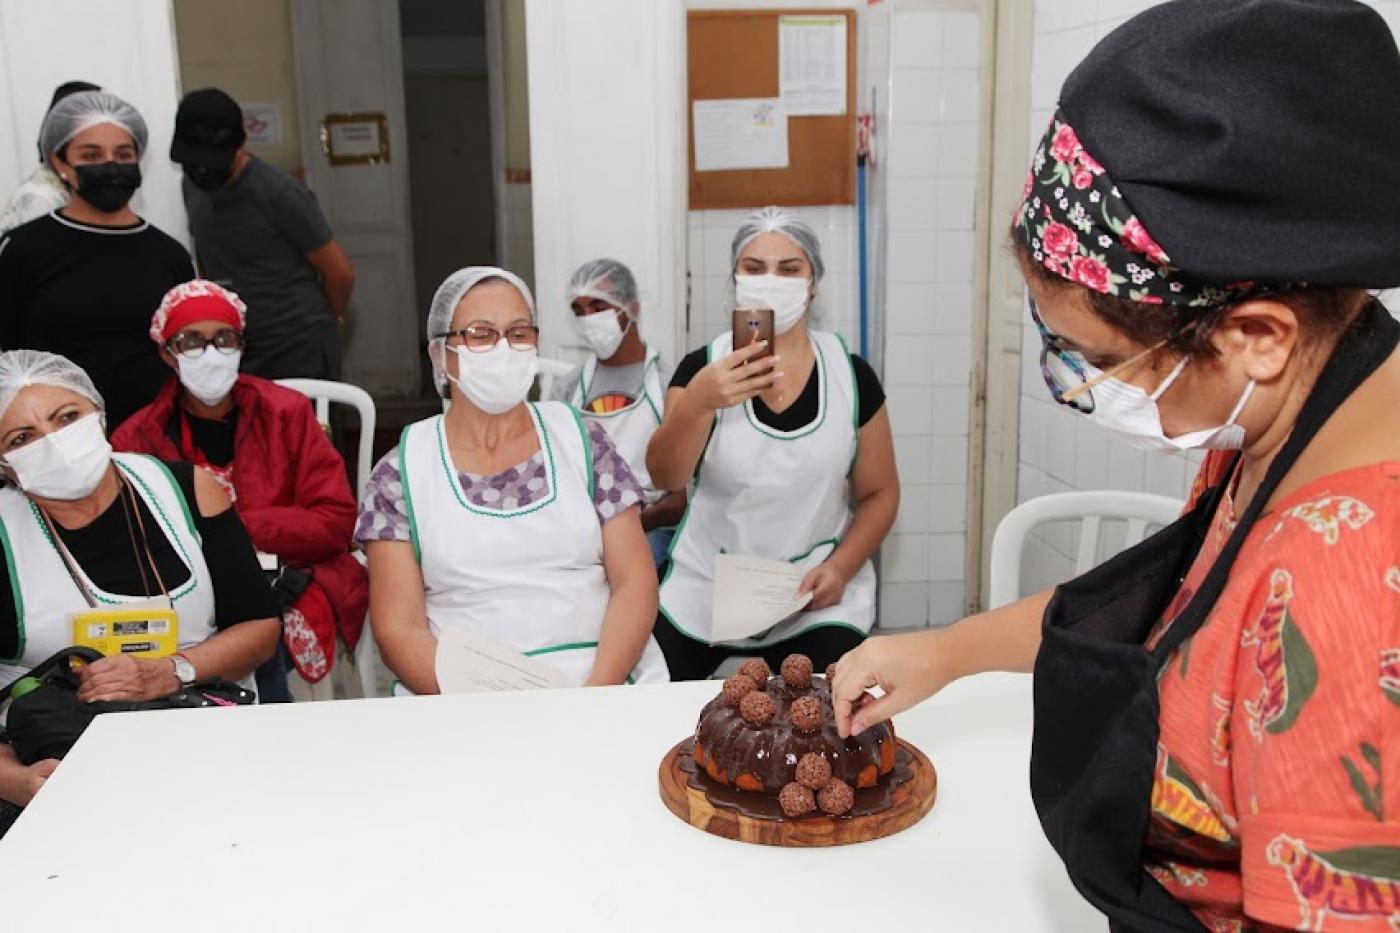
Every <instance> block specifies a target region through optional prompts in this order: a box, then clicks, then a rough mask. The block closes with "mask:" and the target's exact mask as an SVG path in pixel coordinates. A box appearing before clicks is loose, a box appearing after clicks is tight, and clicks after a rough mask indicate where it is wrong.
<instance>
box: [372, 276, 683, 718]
mask: <svg viewBox="0 0 1400 933" xmlns="http://www.w3.org/2000/svg"><path fill="white" fill-rule="evenodd" d="M427 332H428V333H427V336H428V358H429V359H430V360H431V361H432V364H433V373H434V377H435V380H436V383H437V386H438V390H439V391H440V392H441V393H443V397H444V398H447V399H448V400H449V401H450V403H451V404H450V406H449V407H448V409H447V412H446V414H442V415H436V416H434V417H432V418H428V419H426V420H424V421H420V422H417V423H416V424H410V425H409V426H408V427H406V428H404V431H403V434H402V436H401V437H400V439H399V445H398V447H397V448H395V449H394V450H392V451H390V452H389V453H388V454H387V455H386V456H385V457H384V458H383V459H382V460H380V461H379V463H378V464H377V465H376V466H375V468H374V472H373V474H372V475H371V477H370V483H369V487H368V488H367V489H366V490H365V496H364V499H363V501H362V502H361V503H360V518H359V523H358V525H357V527H356V529H355V537H356V539H357V540H358V541H360V542H361V543H362V544H363V545H364V548H365V552H366V554H368V556H369V577H370V609H371V613H370V617H371V620H372V624H373V626H374V637H375V640H376V641H377V642H378V644H379V649H380V653H381V654H382V656H383V658H384V662H385V664H386V665H387V666H388V667H389V669H390V670H391V671H393V672H394V674H395V676H397V677H398V679H399V681H400V682H401V683H402V684H403V685H404V686H405V687H407V688H408V689H409V690H411V691H412V692H414V693H438V692H440V690H439V684H438V678H437V669H436V658H437V647H438V638H439V636H440V635H441V634H442V633H443V632H444V631H445V630H451V629H458V630H460V631H463V632H464V633H467V634H469V635H472V636H475V637H477V638H482V639H486V640H487V641H490V642H493V643H495V644H496V645H499V646H503V647H504V648H506V649H509V650H510V651H513V652H517V653H519V654H520V655H524V656H527V657H530V658H534V659H535V660H536V661H538V662H542V663H543V664H546V665H548V666H549V667H552V668H554V669H555V672H557V674H558V675H559V679H560V681H561V682H562V683H563V684H564V685H566V686H584V685H589V686H591V685H602V684H620V683H632V682H640V681H664V680H666V679H667V671H666V663H665V661H664V659H663V658H662V656H661V651H660V649H659V648H657V646H656V642H655V641H654V640H653V639H652V637H651V629H652V623H653V621H654V620H655V618H656V570H655V567H654V566H653V564H652V559H651V550H650V548H649V547H648V546H647V540H646V535H645V534H644V533H643V532H642V523H641V518H640V506H641V503H642V490H641V487H640V485H639V484H638V483H637V480H636V478H635V477H634V476H633V474H632V471H631V470H630V469H629V468H628V466H627V463H626V461H625V460H624V459H623V458H622V456H621V455H620V454H619V453H618V451H617V448H616V447H615V446H614V445H613V443H612V441H611V440H609V438H608V435H607V432H606V431H604V430H603V428H602V427H600V426H598V425H597V424H592V425H585V423H584V421H583V420H582V419H581V418H580V417H579V414H578V412H576V411H575V410H574V409H572V408H571V407H569V406H568V405H567V404H565V403H563V402H537V403H531V402H527V401H526V400H525V398H526V395H527V394H528V393H529V391H530V387H531V384H532V383H533V382H534V378H535V371H536V369H537V366H538V356H537V353H538V351H537V347H538V343H539V328H538V327H537V326H535V305H534V301H533V299H532V298H531V297H530V290H529V288H528V287H526V285H525V283H524V282H522V281H521V280H520V279H519V278H517V277H516V276H515V275H513V274H511V273H510V272H506V271H505V270H503V269H497V268H494V267H489V266H471V267H468V268H465V269H459V270H458V271H456V272H454V273H453V274H452V275H450V276H448V278H447V280H446V281H444V282H443V283H442V285H440V286H439V287H438V290H437V293H436V294H435V295H434V296H433V303H432V307H431V309H430V310H429V312H428V328H427Z"/></svg>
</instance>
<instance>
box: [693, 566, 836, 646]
mask: <svg viewBox="0 0 1400 933" xmlns="http://www.w3.org/2000/svg"><path fill="white" fill-rule="evenodd" d="M806 575H807V571H805V570H803V569H802V568H800V567H797V566H795V565H793V564H789V563H787V562H786V561H781V560H762V559H761V558H757V557H742V556H740V555H738V554H721V555H719V556H718V557H716V558H715V592H714V599H713V601H712V609H711V613H712V618H711V623H712V625H711V631H710V641H712V642H714V643H719V642H723V641H738V640H739V639H741V638H749V637H750V636H753V635H757V634H758V633H759V632H764V631H767V630H768V629H770V628H772V627H773V626H775V625H777V624H778V623H779V622H781V621H783V620H784V619H786V618H787V617H788V616H790V615H792V614H793V613H795V612H797V611H798V610H799V609H801V608H802V607H803V606H805V605H807V604H808V603H810V602H811V601H812V594H811V593H806V594H804V595H802V596H798V595H797V588H798V586H800V585H801V584H802V578H803V577H805V576H806Z"/></svg>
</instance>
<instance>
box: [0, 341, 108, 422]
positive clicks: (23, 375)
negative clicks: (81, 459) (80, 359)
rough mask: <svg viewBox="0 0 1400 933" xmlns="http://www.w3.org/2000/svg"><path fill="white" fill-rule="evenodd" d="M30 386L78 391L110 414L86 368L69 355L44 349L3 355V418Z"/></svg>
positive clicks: (0, 395)
mask: <svg viewBox="0 0 1400 933" xmlns="http://www.w3.org/2000/svg"><path fill="white" fill-rule="evenodd" d="M29 386H57V387H58V388H60V389H69V390H71V391H73V392H77V393H78V394H79V395H81V396H83V397H84V398H86V399H87V400H88V401H90V402H92V403H93V404H94V405H96V406H97V408H98V410H99V411H106V410H107V404H106V403H105V402H103V401H102V395H101V394H100V393H99V392H98V391H97V386H95V385H93V384H92V379H91V378H90V377H89V376H88V374H87V373H86V372H84V371H83V368H82V367H81V366H79V365H78V364H77V363H74V362H73V361H72V360H70V359H69V358H68V357H66V356H59V355H58V354H57V353H45V352H44V351H43V350H7V351H6V352H4V353H0V418H3V417H5V412H6V411H8V410H9V408H10V403H11V402H13V401H14V400H15V396H17V395H19V393H20V390H21V389H25V388H28V387H29Z"/></svg>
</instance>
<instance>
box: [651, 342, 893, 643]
mask: <svg viewBox="0 0 1400 933" xmlns="http://www.w3.org/2000/svg"><path fill="white" fill-rule="evenodd" d="M811 339H812V346H813V350H814V351H815V354H816V358H817V359H816V364H815V369H816V375H817V389H818V396H819V398H818V403H817V417H816V420H815V421H813V422H812V423H811V424H808V425H806V426H805V427H802V428H799V429H798V430H796V431H787V432H785V431H778V430H775V429H773V428H770V427H768V426H767V425H765V424H763V423H761V422H760V421H759V420H758V417H757V416H756V415H755V414H754V411H753V402H752V401H749V402H745V403H744V404H743V405H736V406H734V407H733V408H725V409H721V410H720V411H718V412H716V413H715V424H714V430H713V432H712V433H711V434H710V440H709V442H708V443H707V444H706V445H705V453H704V454H703V455H702V456H701V458H700V464H699V467H698V468H697V469H696V474H695V478H694V479H693V480H692V481H691V485H690V506H689V508H687V509H686V513H685V518H684V519H683V520H682V521H681V526H680V529H679V530H678V531H677V532H676V538H675V541H674V542H673V543H672V545H671V569H670V570H669V571H668V572H667V574H666V579H665V580H664V581H663V582H662V584H661V611H662V612H663V613H665V615H666V617H667V618H668V619H670V620H671V623H672V624H673V625H675V627H676V628H677V629H679V630H680V631H681V632H682V633H684V634H686V635H689V636H690V637H691V638H694V639H695V640H697V641H702V642H705V643H709V642H710V630H711V618H710V606H711V600H712V598H713V581H714V561H715V556H716V555H718V554H720V553H730V554H741V555H743V556H745V557H762V558H767V559H769V560H785V561H789V562H791V563H793V564H796V565H797V566H799V567H801V568H802V569H804V570H810V569H811V568H813V567H816V566H817V565H818V564H820V563H821V562H822V561H824V560H826V559H827V558H828V557H830V556H831V552H832V551H834V550H835V549H836V544H837V542H839V541H840V540H841V537H842V536H843V535H844V534H845V533H846V529H847V527H849V525H850V524H851V514H852V513H851V507H850V498H849V491H848V484H849V474H850V470H851V467H852V465H853V464H854V463H855V456H856V444H857V427H856V420H857V416H858V399H857V397H856V384H855V372H854V370H853V369H852V367H851V360H850V354H849V352H848V351H847V350H846V345H845V343H844V342H842V340H841V338H840V337H838V336H836V335H835V334H828V333H822V332H819V331H813V332H811ZM732 341H733V337H732V335H730V334H723V335H721V336H720V337H718V338H716V339H715V340H714V342H713V343H711V344H710V357H709V358H710V359H712V360H715V359H719V358H720V357H722V356H725V355H727V354H728V353H729V352H730V347H731V346H732ZM874 621H875V569H874V568H873V567H872V566H871V564H870V562H869V561H866V562H865V564H864V566H862V567H861V568H860V570H859V571H858V572H857V573H856V575H855V576H853V577H852V578H851V580H850V582H849V583H847V584H846V592H845V595H844V596H842V598H841V602H839V603H837V604H836V605H834V606H830V607H828V608H826V609H819V610H816V611H813V612H800V613H798V614H797V615H795V616H793V617H792V618H791V619H789V620H787V621H785V622H782V623H779V624H778V625H776V626H774V627H773V628H771V629H769V630H768V631H767V632H764V633H761V634H760V635H758V636H756V637H754V638H749V639H745V640H743V641H738V642H729V643H726V644H732V645H733V646H735V647H737V648H759V647H765V646H767V645H772V644H775V643H777V642H780V641H784V640H786V639H789V638H792V637H793V636H795V635H799V634H801V633H802V632H804V631H807V630H808V629H812V628H816V627H818V626H822V625H841V626H845V627H847V628H851V629H855V630H857V631H860V632H866V633H868V632H869V631H870V628H871V626H872V625H873V624H874Z"/></svg>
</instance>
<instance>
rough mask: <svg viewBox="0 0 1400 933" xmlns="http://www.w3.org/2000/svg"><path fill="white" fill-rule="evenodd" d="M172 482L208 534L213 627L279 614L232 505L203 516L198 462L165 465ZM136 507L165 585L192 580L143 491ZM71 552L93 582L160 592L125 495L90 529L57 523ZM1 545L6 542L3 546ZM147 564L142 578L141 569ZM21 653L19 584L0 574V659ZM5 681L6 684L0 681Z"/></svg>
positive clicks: (204, 535)
mask: <svg viewBox="0 0 1400 933" xmlns="http://www.w3.org/2000/svg"><path fill="white" fill-rule="evenodd" d="M166 465H167V466H168V467H169V468H170V472H171V473H172V474H174V476H175V482H176V484H177V485H179V487H180V492H181V493H183V494H184V496H185V501H187V502H188V503H189V505H190V514H191V515H193V516H194V526H195V529H196V530H197V531H198V532H199V535H200V537H201V538H202V539H203V548H202V550H203V551H204V561H205V563H206V564H208V566H209V576H210V578H211V579H212V581H213V584H214V625H215V627H216V628H218V629H220V630H222V629H226V628H228V627H229V626H231V625H236V624H237V623H239V622H247V621H250V620H252V619H268V618H272V617H273V616H275V615H277V603H276V600H275V599H274V594H273V592H272V587H271V585H270V584H269V583H268V579H267V574H266V573H264V572H263V570H262V568H261V567H260V566H259V565H258V558H257V552H256V551H254V550H253V542H252V541H250V540H249V539H248V532H247V531H246V530H245V529H244V527H243V522H242V521H240V520H239V518H238V515H237V514H236V513H235V512H234V510H233V509H227V510H226V511H224V512H221V513H220V514H218V515H215V516H213V517H210V518H206V517H204V516H203V515H200V514H199V509H198V508H197V507H196V500H195V492H194V467H193V466H191V465H190V464H188V463H168V464H166ZM136 503H137V507H138V508H139V509H140V510H141V521H142V523H143V524H144V525H145V527H146V536H147V541H148V543H149V544H150V548H151V556H152V557H153V558H154V559H155V562H156V567H157V568H159V570H160V576H161V579H162V580H163V581H164V583H165V586H166V588H167V589H169V590H171V591H174V590H175V589H177V588H178V587H179V586H180V585H181V584H182V583H184V582H185V581H186V580H188V579H189V578H190V572H189V569H188V568H187V567H186V566H185V565H184V563H183V562H182V561H181V560H180V558H179V556H177V555H176V553H175V549H174V547H173V546H172V545H171V542H170V540H169V539H168V538H166V536H165V535H164V534H162V533H161V531H160V528H161V526H160V524H159V523H158V522H157V521H156V518H155V516H153V515H152V514H151V512H150V509H148V508H147V507H146V503H145V501H144V500H143V499H142V498H141V497H140V495H138V496H137V497H136ZM54 527H55V528H57V530H58V535H59V537H60V538H62V539H63V543H64V544H65V545H66V546H67V548H68V551H69V553H71V554H72V555H73V559H74V560H75V561H76V562H77V564H78V566H79V567H81V568H82V569H83V573H85V574H87V576H88V578H89V579H91V580H92V582H93V583H95V584H97V585H98V586H100V587H101V588H102V589H104V590H107V591H108V592H111V593H123V594H128V595H132V596H135V595H138V594H145V595H147V596H158V595H160V588H159V587H158V586H156V584H155V581H154V579H153V578H152V575H151V572H150V569H149V566H148V565H146V564H145V557H144V554H143V555H142V563H141V564H140V565H138V564H137V562H136V555H135V554H133V553H132V548H131V537H130V534H129V532H128V531H127V518H126V509H125V508H124V507H123V505H122V497H118V498H117V500H116V501H114V502H113V503H112V505H111V506H110V507H109V508H108V509H107V511H105V512H103V513H102V514H101V515H99V516H98V517H97V518H96V519H95V520H94V521H93V522H92V523H91V524H89V525H88V526H86V527H85V528H79V529H77V530H72V531H70V530H69V529H66V528H63V527H62V526H60V525H58V523H57V522H55V523H54ZM0 550H3V546H0ZM143 566H144V567H146V581H145V583H143V581H142V577H141V568H142V567H143ZM18 653H19V626H18V625H17V624H16V616H15V598H14V588H13V587H12V586H11V584H10V576H9V574H6V573H0V658H13V657H15V656H16V655H17V654H18ZM0 686H3V684H0Z"/></svg>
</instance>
